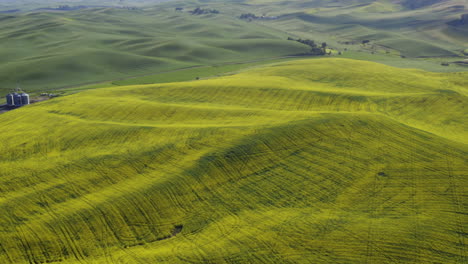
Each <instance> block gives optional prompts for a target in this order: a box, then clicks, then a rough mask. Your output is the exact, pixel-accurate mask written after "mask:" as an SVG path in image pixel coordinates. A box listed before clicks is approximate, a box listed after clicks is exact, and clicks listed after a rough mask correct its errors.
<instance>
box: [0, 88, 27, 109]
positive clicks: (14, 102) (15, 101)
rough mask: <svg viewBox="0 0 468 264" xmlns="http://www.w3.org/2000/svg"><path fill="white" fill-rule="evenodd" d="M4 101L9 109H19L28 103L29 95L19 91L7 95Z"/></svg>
mask: <svg viewBox="0 0 468 264" xmlns="http://www.w3.org/2000/svg"><path fill="white" fill-rule="evenodd" d="M6 101H7V106H9V107H20V106H23V105H28V104H29V103H30V101H29V94H27V93H25V92H20V91H16V92H14V93H9V94H7V96H6Z"/></svg>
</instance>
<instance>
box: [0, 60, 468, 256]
mask: <svg viewBox="0 0 468 264" xmlns="http://www.w3.org/2000/svg"><path fill="white" fill-rule="evenodd" d="M467 77H468V73H432V72H425V71H421V70H407V69H399V68H393V67H389V66H385V65H382V64H377V63H372V62H364V61H357V60H349V59H314V60H299V61H290V62H286V63H278V64H272V65H269V66H266V67H261V68H256V69H252V70H249V71H246V72H243V73H240V74H236V75H232V76H224V77H221V78H215V79H210V80H203V81H201V80H200V81H191V82H180V83H164V84H153V85H137V86H125V87H116V88H106V89H96V90H90V91H85V92H80V93H77V94H74V95H70V96H65V97H62V98H55V99H53V100H49V101H46V102H42V103H38V104H35V105H31V106H26V107H23V108H21V109H18V110H15V111H11V112H8V113H5V114H2V115H0V123H1V124H2V126H3V127H4V128H6V129H4V131H2V133H1V134H0V148H1V149H2V159H1V160H0V168H1V169H0V210H1V211H2V214H1V215H0V262H1V263H466V262H467V260H468V258H467V252H466V249H467V247H466V234H467V233H466V232H467V231H466V223H467V221H468V217H467V215H468V204H467V199H466V193H467V190H466V187H467V186H468V182H467V181H468V178H467V177H466V176H467V172H468V165H467V164H468V162H467V156H468V145H467V144H468V141H467V139H468V135H467V131H468V129H467V128H468V127H467V124H468V120H467V119H468V113H467V109H466V105H467V103H468V99H467V98H468V97H467V96H468V90H467V87H468V83H467V80H468V78H467Z"/></svg>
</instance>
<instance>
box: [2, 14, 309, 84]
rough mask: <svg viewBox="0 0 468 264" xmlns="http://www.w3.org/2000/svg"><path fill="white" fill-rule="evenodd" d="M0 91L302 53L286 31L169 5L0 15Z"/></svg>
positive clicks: (76, 82)
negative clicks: (0, 24) (196, 12)
mask: <svg viewBox="0 0 468 264" xmlns="http://www.w3.org/2000/svg"><path fill="white" fill-rule="evenodd" d="M0 21H1V23H2V28H1V29H0V41H1V43H2V44H1V46H0V56H1V57H2V64H1V65H0V79H1V80H2V81H1V83H0V91H2V92H3V93H6V92H8V91H9V90H10V89H11V88H13V87H15V86H16V82H20V83H21V84H22V86H23V87H24V88H26V89H27V90H28V91H30V92H32V91H51V90H53V89H56V88H60V87H66V86H72V85H77V84H83V83H92V82H98V81H107V80H115V79H119V78H125V77H132V76H138V75H144V74H151V73H157V72H163V71H169V70H175V69H181V68H187V67H193V66H200V65H213V64H221V63H231V62H242V61H250V60H256V59H264V58H271V57H281V56H285V55H293V54H299V53H304V52H306V51H307V50H308V47H307V46H306V45H303V44H300V43H297V42H291V41H287V40H286V34H285V33H283V32H280V31H277V30H273V29H269V28H265V27H263V26H261V25H251V24H248V23H246V22H244V21H241V20H239V19H237V18H233V17H229V16H223V15H202V16H195V15H191V14H189V13H188V12H176V11H175V10H174V8H172V7H158V8H156V9H155V10H146V11H145V10H141V9H138V10H126V9H112V8H96V9H86V10H78V11H71V12H33V13H18V14H0Z"/></svg>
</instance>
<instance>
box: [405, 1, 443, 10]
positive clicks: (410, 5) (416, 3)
mask: <svg viewBox="0 0 468 264" xmlns="http://www.w3.org/2000/svg"><path fill="white" fill-rule="evenodd" d="M447 1H449V0H403V1H402V5H403V6H405V7H408V8H410V9H418V8H422V7H426V6H430V5H433V4H439V3H443V2H447Z"/></svg>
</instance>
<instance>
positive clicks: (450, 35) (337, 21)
mask: <svg viewBox="0 0 468 264" xmlns="http://www.w3.org/2000/svg"><path fill="white" fill-rule="evenodd" d="M245 3H247V4H248V5H249V6H246V7H244V9H245V10H251V11H253V12H256V13H267V14H268V15H286V16H284V17H281V18H280V19H279V20H275V21H267V22H262V24H265V25H269V26H271V27H274V28H277V29H281V30H284V31H285V32H288V33H290V34H292V35H297V36H301V37H303V38H304V37H308V38H313V39H320V40H322V41H327V43H329V44H332V45H333V46H334V47H337V48H340V49H343V48H345V47H346V48H348V49H357V48H359V47H353V46H344V45H341V43H340V42H343V41H353V40H355V41H362V40H371V41H372V43H375V44H378V45H382V46H385V47H388V48H390V49H392V50H395V51H398V52H399V53H401V54H402V55H404V56H407V57H430V56H452V55H455V54H457V55H460V51H461V50H463V49H464V48H466V47H467V46H466V45H467V44H466V43H468V42H467V41H466V32H465V31H464V30H463V29H462V28H461V27H451V26H448V25H447V24H446V23H447V22H449V21H453V20H455V19H457V18H459V17H460V15H461V14H463V13H466V12H467V10H466V7H463V5H464V4H465V2H464V1H463V0H450V1H443V2H442V3H439V4H435V5H430V6H424V7H422V8H418V9H415V10H408V9H406V8H404V7H403V6H401V5H400V4H398V3H395V1H393V2H392V1H383V0H379V1H372V0H369V1H333V2H330V1H321V0H315V1H252V0H249V1H245Z"/></svg>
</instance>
